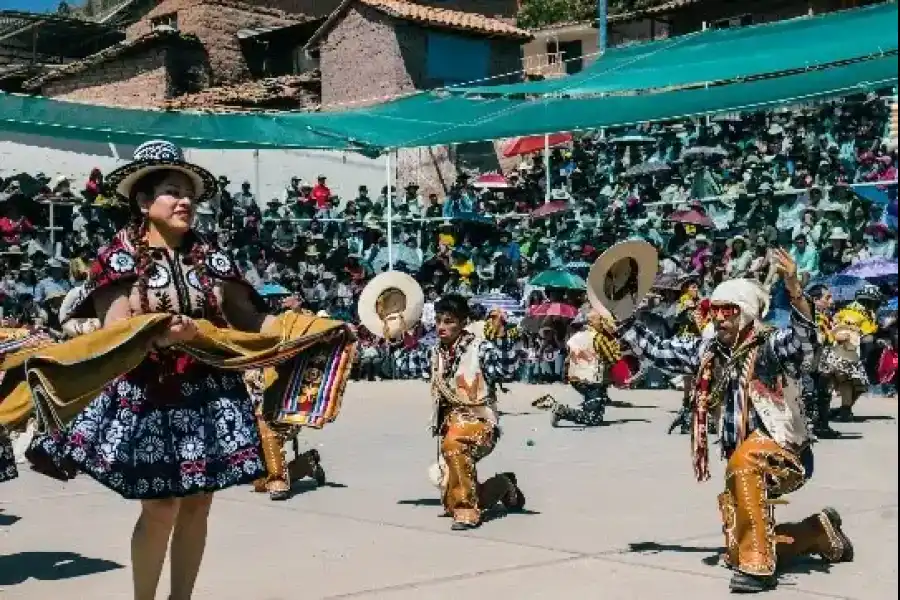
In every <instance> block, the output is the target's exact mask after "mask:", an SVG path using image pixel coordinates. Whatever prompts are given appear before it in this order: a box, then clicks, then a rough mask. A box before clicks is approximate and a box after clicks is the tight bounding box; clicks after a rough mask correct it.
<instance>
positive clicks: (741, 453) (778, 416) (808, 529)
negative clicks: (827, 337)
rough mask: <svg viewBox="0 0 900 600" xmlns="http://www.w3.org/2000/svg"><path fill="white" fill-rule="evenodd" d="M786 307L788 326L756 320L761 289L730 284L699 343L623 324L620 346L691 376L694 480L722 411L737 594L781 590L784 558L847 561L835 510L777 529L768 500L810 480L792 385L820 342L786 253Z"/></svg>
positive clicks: (724, 513)
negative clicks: (711, 419) (712, 419)
mask: <svg viewBox="0 0 900 600" xmlns="http://www.w3.org/2000/svg"><path fill="white" fill-rule="evenodd" d="M773 260H774V261H775V264H776V267H777V272H778V273H779V274H780V275H781V278H782V280H783V281H784V284H785V288H786V290H787V294H788V297H789V299H790V302H791V307H792V317H791V325H790V326H789V327H788V328H786V329H780V330H772V329H769V328H767V327H766V326H764V325H763V324H762V320H763V319H764V318H765V316H766V313H767V312H768V310H769V304H770V297H769V294H768V292H766V291H765V290H764V289H763V288H762V287H761V286H760V285H759V284H758V283H756V282H754V281H751V280H747V279H733V280H730V281H726V282H724V283H721V284H719V286H718V287H716V289H715V290H714V291H713V293H712V296H711V297H710V314H711V317H712V323H713V325H712V328H711V333H710V335H708V336H706V335H704V336H701V337H699V338H693V339H691V338H680V337H674V338H670V339H663V338H661V337H659V336H657V335H655V334H654V333H652V332H651V331H649V330H648V329H647V327H646V326H644V325H642V324H641V323H640V322H638V321H636V320H633V319H632V320H627V319H626V320H625V321H624V322H622V323H621V325H620V332H621V337H620V339H621V341H622V342H623V343H624V344H625V345H627V346H629V347H630V348H631V349H632V351H633V352H634V353H635V354H637V355H638V356H639V357H641V358H642V359H644V360H647V361H650V362H652V363H653V364H654V365H655V366H657V367H659V368H661V369H664V370H667V371H670V372H681V373H684V374H693V375H695V376H696V383H695V385H694V390H693V399H692V408H693V428H692V430H693V432H692V459H693V461H692V462H693V467H694V473H695V476H696V478H697V480H698V481H706V480H708V479H709V478H710V471H709V439H708V430H707V425H706V421H707V416H708V414H709V412H710V411H711V410H713V409H714V408H715V407H718V406H721V410H722V412H723V425H722V429H721V436H720V439H721V444H722V451H723V454H724V457H725V458H726V459H727V461H728V462H727V466H726V469H725V490H724V491H723V492H722V493H721V494H720V495H719V508H720V513H721V517H722V525H723V527H722V530H723V532H724V534H725V548H726V552H725V555H724V558H725V564H726V565H727V566H728V567H729V568H730V569H731V570H732V571H734V574H733V575H732V578H731V583H730V588H731V591H732V592H734V593H753V592H762V591H765V590H770V589H773V588H775V587H776V586H777V583H778V580H777V570H778V568H779V567H782V566H783V565H785V564H786V563H787V562H788V561H789V560H790V559H793V558H799V557H803V556H808V555H813V554H818V555H819V556H821V557H822V558H824V559H825V560H827V561H828V562H831V563H839V562H847V561H851V560H853V556H854V551H853V545H852V543H851V542H850V539H849V538H848V537H847V536H846V534H845V533H844V531H843V529H842V520H841V516H840V514H839V513H838V512H837V511H836V510H835V509H833V508H826V509H824V510H822V511H820V512H818V513H816V514H813V515H811V516H810V517H808V518H806V519H804V520H803V521H801V522H799V523H789V524H780V525H776V523H775V517H774V511H773V508H774V503H775V501H776V499H778V498H779V497H780V496H784V495H786V494H789V493H791V492H793V491H795V490H796V489H798V488H800V487H801V486H803V485H804V484H805V483H806V481H807V480H808V479H809V478H810V476H811V475H812V469H813V461H812V447H811V444H810V437H809V433H808V431H807V427H806V422H805V417H804V412H803V409H802V407H801V405H800V401H799V397H798V396H799V394H798V390H797V383H796V382H797V380H798V379H799V377H800V375H801V372H802V364H803V362H804V359H805V357H806V356H807V355H808V354H810V353H812V352H814V351H815V349H816V347H817V345H818V336H817V331H816V317H815V310H814V305H813V303H812V302H811V301H810V300H809V299H808V298H807V297H806V296H805V295H804V293H803V288H802V287H801V284H800V280H799V278H798V277H797V267H796V265H795V264H794V262H793V260H792V259H791V257H790V255H789V254H788V253H787V252H785V251H784V250H777V251H775V252H774V253H773Z"/></svg>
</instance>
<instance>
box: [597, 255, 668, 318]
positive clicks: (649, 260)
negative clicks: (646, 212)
mask: <svg viewBox="0 0 900 600" xmlns="http://www.w3.org/2000/svg"><path fill="white" fill-rule="evenodd" d="M658 269H659V254H658V253H657V251H656V248H654V247H653V246H652V245H651V244H649V243H647V242H645V241H642V240H629V241H627V242H621V243H618V244H616V245H615V246H613V247H612V248H610V249H609V250H607V251H606V252H604V253H603V254H602V255H601V256H600V258H598V259H597V261H596V262H595V263H594V266H592V267H591V270H590V272H589V273H588V280H587V296H588V301H589V302H590V303H591V306H592V307H593V308H594V310H596V311H597V312H599V313H601V314H604V315H606V316H612V317H613V318H615V319H618V320H622V319H626V318H628V317H630V316H631V315H632V314H634V311H635V310H636V309H637V307H638V306H639V305H640V304H641V302H642V301H643V300H644V298H645V297H646V296H647V294H648V293H650V290H651V289H652V288H653V282H654V280H655V279H656V273H657V270H658Z"/></svg>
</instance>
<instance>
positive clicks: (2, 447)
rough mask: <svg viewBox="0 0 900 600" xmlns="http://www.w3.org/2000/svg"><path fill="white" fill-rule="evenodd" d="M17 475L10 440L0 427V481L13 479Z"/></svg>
mask: <svg viewBox="0 0 900 600" xmlns="http://www.w3.org/2000/svg"><path fill="white" fill-rule="evenodd" d="M18 475H19V472H18V471H17V470H16V457H15V456H14V454H13V447H12V442H11V441H10V439H9V438H8V437H7V435H6V432H4V431H3V428H2V427H0V483H3V482H4V481H9V480H10V479H15V478H16V477H17V476H18Z"/></svg>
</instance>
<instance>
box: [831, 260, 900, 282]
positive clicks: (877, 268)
mask: <svg viewBox="0 0 900 600" xmlns="http://www.w3.org/2000/svg"><path fill="white" fill-rule="evenodd" d="M841 275H850V276H851V277H860V278H862V279H879V278H884V277H897V261H896V260H890V259H888V258H869V259H866V260H861V261H859V262H858V263H856V264H855V265H853V266H852V267H848V268H846V269H844V270H843V271H842V272H841Z"/></svg>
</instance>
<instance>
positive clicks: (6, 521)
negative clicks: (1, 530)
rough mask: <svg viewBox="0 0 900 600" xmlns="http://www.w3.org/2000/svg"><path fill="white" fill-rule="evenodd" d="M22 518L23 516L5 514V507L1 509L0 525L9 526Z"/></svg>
mask: <svg viewBox="0 0 900 600" xmlns="http://www.w3.org/2000/svg"><path fill="white" fill-rule="evenodd" d="M21 520H22V517H17V516H16V515H6V514H3V509H0V527H9V526H10V525H13V524H15V523H18V522H19V521H21Z"/></svg>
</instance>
